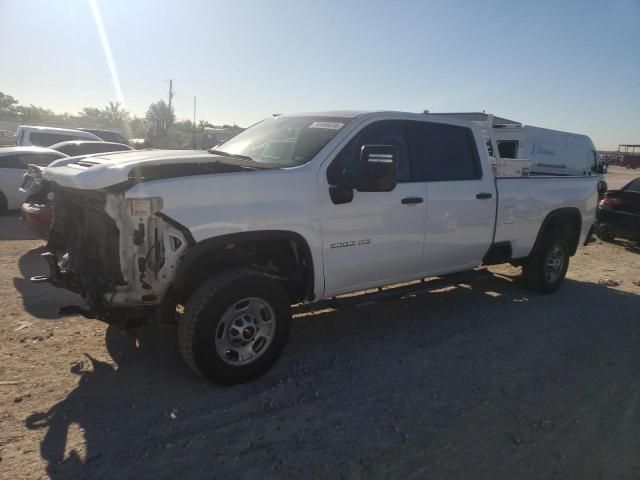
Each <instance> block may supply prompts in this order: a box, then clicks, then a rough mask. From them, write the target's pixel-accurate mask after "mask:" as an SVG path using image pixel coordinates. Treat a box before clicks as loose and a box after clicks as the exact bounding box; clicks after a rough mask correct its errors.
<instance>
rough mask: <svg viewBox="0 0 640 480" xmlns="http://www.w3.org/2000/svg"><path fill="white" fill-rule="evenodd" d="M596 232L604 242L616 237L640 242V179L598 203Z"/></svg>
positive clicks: (610, 192)
mask: <svg viewBox="0 0 640 480" xmlns="http://www.w3.org/2000/svg"><path fill="white" fill-rule="evenodd" d="M596 223H597V229H596V232H597V234H598V237H600V239H602V240H607V241H610V240H613V239H614V238H615V237H621V238H626V239H629V240H635V241H640V177H638V178H636V179H635V180H632V181H631V182H629V183H627V184H626V185H625V186H624V187H622V188H621V189H620V190H609V191H607V192H606V193H605V194H604V198H603V199H602V200H600V203H598V210H597V212H596Z"/></svg>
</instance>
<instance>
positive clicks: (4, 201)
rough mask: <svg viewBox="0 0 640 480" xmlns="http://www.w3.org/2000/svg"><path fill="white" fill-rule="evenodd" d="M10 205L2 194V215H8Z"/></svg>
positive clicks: (0, 213) (0, 198) (0, 201)
mask: <svg viewBox="0 0 640 480" xmlns="http://www.w3.org/2000/svg"><path fill="white" fill-rule="evenodd" d="M8 206H9V204H8V203H7V199H6V197H5V196H4V195H3V193H2V192H0V215H4V214H5V213H7V208H8Z"/></svg>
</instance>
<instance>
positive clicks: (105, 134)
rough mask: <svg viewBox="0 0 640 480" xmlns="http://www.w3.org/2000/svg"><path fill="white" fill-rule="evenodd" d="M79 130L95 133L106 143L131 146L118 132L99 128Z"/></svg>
mask: <svg viewBox="0 0 640 480" xmlns="http://www.w3.org/2000/svg"><path fill="white" fill-rule="evenodd" d="M78 130H81V131H83V132H89V133H93V134H94V135H96V136H97V137H100V139H102V140H104V141H105V142H114V143H124V144H125V145H129V146H131V145H130V144H129V140H127V139H126V138H125V137H123V136H122V135H120V134H119V133H118V132H112V131H111V130H99V129H97V128H79V129H78Z"/></svg>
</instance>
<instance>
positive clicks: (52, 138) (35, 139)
mask: <svg viewBox="0 0 640 480" xmlns="http://www.w3.org/2000/svg"><path fill="white" fill-rule="evenodd" d="M16 136H17V140H16V145H18V146H25V147H28V146H37V147H48V146H50V145H54V144H56V143H60V142H67V141H69V140H94V141H98V142H101V141H102V139H101V138H100V137H97V136H96V135H94V134H93V133H89V132H83V131H81V130H74V129H71V128H54V127H37V126H31V125H20V126H19V127H18V129H17V131H16Z"/></svg>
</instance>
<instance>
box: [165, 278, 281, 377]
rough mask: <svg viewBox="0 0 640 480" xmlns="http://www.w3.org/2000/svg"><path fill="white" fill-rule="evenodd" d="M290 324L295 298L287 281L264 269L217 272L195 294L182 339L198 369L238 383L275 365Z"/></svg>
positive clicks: (185, 352)
mask: <svg viewBox="0 0 640 480" xmlns="http://www.w3.org/2000/svg"><path fill="white" fill-rule="evenodd" d="M290 325H291V308H290V301H289V296H288V295H287V292H286V291H285V289H284V288H283V287H282V285H281V284H280V283H279V282H278V281H277V280H274V279H273V278H271V277H270V276H268V275H266V274H264V273H261V272H257V271H255V270H251V269H248V268H237V269H232V270H227V271H224V272H221V273H219V274H216V275H214V276H213V277H211V278H210V279H209V280H207V281H206V282H204V283H203V284H202V285H201V286H200V287H199V288H198V289H197V290H196V291H195V292H194V293H193V295H192V296H191V297H190V298H189V300H188V301H187V305H186V308H185V312H184V315H183V316H182V318H181V319H180V323H179V325H178V343H179V346H180V351H181V353H182V356H183V358H184V359H185V361H186V362H187V364H188V365H189V366H190V367H191V368H192V369H193V370H194V371H195V372H196V373H198V374H199V375H201V376H203V377H204V378H206V379H207V380H209V381H211V382H214V383H218V384H221V385H233V384H236V383H243V382H247V381H249V380H252V379H254V378H256V377H258V376H260V375H262V374H263V373H264V372H266V371H267V370H268V369H269V368H271V366H272V365H273V364H274V363H275V362H276V360H277V359H278V357H279V356H280V354H281V353H282V351H283V349H284V346H285V344H286V341H287V338H288V336H289V330H290Z"/></svg>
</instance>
